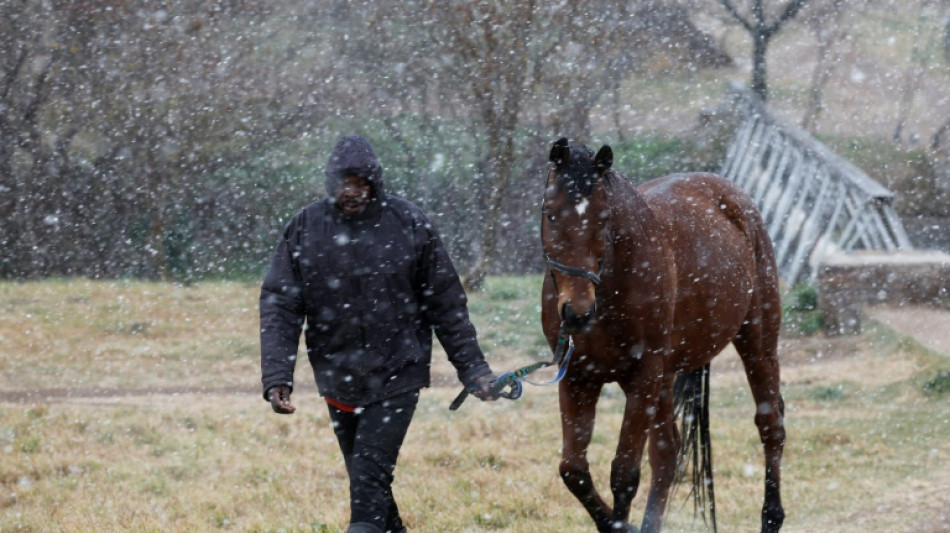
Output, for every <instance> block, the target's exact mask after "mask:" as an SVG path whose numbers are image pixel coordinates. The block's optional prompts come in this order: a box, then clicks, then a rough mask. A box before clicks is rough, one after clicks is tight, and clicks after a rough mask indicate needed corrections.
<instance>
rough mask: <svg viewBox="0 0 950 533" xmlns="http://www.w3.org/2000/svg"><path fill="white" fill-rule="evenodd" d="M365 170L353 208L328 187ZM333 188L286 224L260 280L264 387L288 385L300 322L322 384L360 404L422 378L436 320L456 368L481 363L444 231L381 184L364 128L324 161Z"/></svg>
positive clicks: (326, 391) (481, 368) (467, 375)
mask: <svg viewBox="0 0 950 533" xmlns="http://www.w3.org/2000/svg"><path fill="white" fill-rule="evenodd" d="M351 175H357V176H361V177H365V178H367V179H368V180H369V181H370V183H371V187H372V201H370V202H369V204H368V205H367V206H366V209H365V210H364V211H363V212H362V213H360V214H359V215H354V216H348V215H346V214H344V213H343V211H341V210H340V209H339V208H338V207H337V206H336V204H335V200H334V198H333V193H334V191H335V190H336V188H337V185H338V184H340V183H341V182H342V181H343V178H344V177H345V176H351ZM326 190H327V193H328V194H329V195H330V198H327V199H325V200H322V201H318V202H315V203H312V204H310V205H308V206H307V207H305V208H304V209H303V210H301V211H300V212H299V213H298V214H297V215H296V216H294V218H293V219H292V220H291V221H290V223H289V224H287V227H286V228H285V229H284V233H283V235H282V236H281V239H280V242H279V244H278V245H277V250H276V251H275V253H274V257H273V260H272V262H271V265H270V269H269V270H268V272H267V276H266V278H265V279H264V283H263V285H262V287H261V298H260V313H261V375H262V378H261V381H262V385H263V389H264V397H265V399H266V398H267V391H268V390H269V389H270V388H271V387H274V386H276V385H288V386H291V387H292V386H293V373H294V366H295V363H296V356H297V346H298V343H299V339H300V333H301V331H302V330H303V329H304V324H305V323H306V342H307V353H308V356H309V359H310V364H311V366H312V368H313V373H314V377H315V379H316V382H317V388H318V389H319V391H320V394H322V395H324V396H326V397H328V398H331V399H333V400H336V401H339V402H343V403H346V404H350V405H367V404H370V403H374V402H377V401H379V400H383V399H386V398H389V397H392V396H395V395H397V394H400V393H403V392H406V391H408V390H412V389H418V388H421V387H426V386H428V385H429V365H430V361H431V350H432V331H433V330H434V331H435V332H436V335H437V336H438V338H439V342H440V343H441V344H442V346H443V348H445V351H446V353H447V354H448V357H449V361H451V363H452V364H453V365H454V366H455V369H456V371H457V372H458V377H459V379H460V380H461V381H462V382H463V383H465V384H466V385H467V384H470V383H471V382H472V381H474V380H475V378H477V377H479V376H481V375H483V374H486V373H488V372H489V371H490V370H489V367H488V364H487V363H486V362H485V358H484V355H483V354H482V352H481V349H480V348H479V346H478V343H477V341H476V335H475V328H474V327H473V326H472V323H471V321H470V320H469V315H468V308H467V299H466V296H465V292H464V290H463V289H462V286H461V283H460V282H459V277H458V274H457V273H456V270H455V267H454V266H453V264H452V262H451V260H450V259H449V256H448V254H447V253H446V250H445V248H444V247H443V245H442V242H441V240H440V239H439V236H438V234H437V232H436V230H435V228H434V227H433V226H432V224H431V223H430V222H429V220H428V219H427V218H426V216H425V215H424V214H423V213H422V211H420V210H419V208H417V207H416V206H415V205H413V204H412V203H410V202H408V201H406V200H403V199H401V198H397V197H395V196H392V195H387V194H386V192H385V188H384V186H383V174H382V168H381V167H380V164H379V160H378V159H377V158H376V155H375V154H374V153H373V149H372V147H370V145H369V143H368V142H367V141H366V139H364V138H362V137H358V136H351V137H343V138H341V139H340V140H339V142H338V143H337V145H336V147H335V148H334V150H333V153H332V155H331V156H330V159H329V161H328V163H327V168H326Z"/></svg>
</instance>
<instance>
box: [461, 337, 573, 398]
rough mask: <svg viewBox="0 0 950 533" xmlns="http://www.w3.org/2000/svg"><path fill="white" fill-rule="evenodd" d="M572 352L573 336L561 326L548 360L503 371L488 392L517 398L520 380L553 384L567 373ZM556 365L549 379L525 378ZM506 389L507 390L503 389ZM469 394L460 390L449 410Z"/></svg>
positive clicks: (518, 396) (533, 383) (532, 383)
mask: <svg viewBox="0 0 950 533" xmlns="http://www.w3.org/2000/svg"><path fill="white" fill-rule="evenodd" d="M573 353H574V338H573V337H571V336H570V335H568V334H567V333H565V331H564V326H563V325H562V326H561V332H560V333H559V334H558V338H557V344H556V345H555V347H554V356H553V357H552V358H551V360H550V361H539V362H537V363H532V364H530V365H525V366H523V367H521V368H518V369H516V370H512V371H510V372H505V373H504V374H502V375H500V376H498V377H497V378H496V379H495V380H494V381H492V382H491V384H490V385H489V386H488V390H489V392H490V393H491V394H492V395H493V396H498V397H501V398H507V399H509V400H517V399H518V398H520V397H521V393H522V391H523V387H522V385H521V382H522V381H524V382H526V383H530V384H531V385H534V386H536V387H544V386H547V385H553V384H555V383H557V382H558V381H561V379H562V378H563V377H564V375H565V374H566V373H567V365H568V363H569V362H570V360H571V354H573ZM554 365H557V367H558V371H557V376H555V378H554V379H552V380H551V381H545V382H540V383H538V382H534V381H531V380H530V379H527V377H526V376H528V375H530V374H532V373H534V372H536V371H538V370H540V369H542V368H546V367H549V366H554ZM505 389H508V390H505ZM469 394H470V391H469V389H467V388H463V389H462V392H460V393H459V395H458V396H456V397H455V400H453V401H452V403H451V404H450V405H449V410H451V411H455V410H456V409H458V408H459V407H461V405H462V402H464V401H465V398H467V397H468V395H469Z"/></svg>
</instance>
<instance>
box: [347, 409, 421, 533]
mask: <svg viewBox="0 0 950 533" xmlns="http://www.w3.org/2000/svg"><path fill="white" fill-rule="evenodd" d="M418 401H419V391H418V390H414V391H411V392H407V393H405V394H401V395H399V396H396V397H394V398H390V399H388V400H383V401H381V402H378V403H375V404H372V405H367V406H366V407H364V408H363V409H362V410H359V411H358V412H354V413H348V412H346V411H341V410H340V409H337V408H336V407H333V406H332V405H330V406H329V408H330V420H331V421H332V422H333V432H334V433H335V434H336V438H337V441H338V442H339V443H340V451H341V452H343V460H344V461H345V462H346V472H347V474H348V475H349V478H350V523H351V524H355V523H358V522H367V523H370V524H374V525H375V526H376V527H379V528H380V529H382V530H383V531H394V532H397V531H402V530H403V524H402V519H401V518H400V517H399V509H398V508H397V507H396V501H395V500H394V499H393V493H392V483H393V470H395V468H396V458H397V457H398V455H399V448H400V447H401V446H402V441H403V439H404V438H405V437H406V431H407V430H408V429H409V422H411V421H412V415H413V413H415V411H416V404H417V403H418Z"/></svg>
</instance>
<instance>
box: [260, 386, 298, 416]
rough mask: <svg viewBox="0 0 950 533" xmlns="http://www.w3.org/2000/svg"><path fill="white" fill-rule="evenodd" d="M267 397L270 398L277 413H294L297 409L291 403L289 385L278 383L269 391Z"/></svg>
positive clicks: (271, 404) (271, 405) (272, 407)
mask: <svg viewBox="0 0 950 533" xmlns="http://www.w3.org/2000/svg"><path fill="white" fill-rule="evenodd" d="M267 399H268V400H270V407H271V409H273V410H274V412H275V413H278V414H282V415H290V414H293V412H294V411H296V410H297V408H296V407H294V406H293V405H291V404H290V387H288V386H287V385H277V386H276V387H271V388H270V390H268V391H267Z"/></svg>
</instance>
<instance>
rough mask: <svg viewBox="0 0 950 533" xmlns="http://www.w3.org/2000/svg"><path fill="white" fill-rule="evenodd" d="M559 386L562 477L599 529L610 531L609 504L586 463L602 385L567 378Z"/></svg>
mask: <svg viewBox="0 0 950 533" xmlns="http://www.w3.org/2000/svg"><path fill="white" fill-rule="evenodd" d="M559 386H560V397H559V398H560V407H561V436H562V440H563V442H562V449H563V451H562V452H561V466H560V471H561V479H562V480H563V481H564V484H565V485H567V488H568V490H570V491H571V494H573V495H574V497H575V498H577V499H578V500H579V501H580V502H581V504H582V505H583V506H584V509H587V512H588V513H590V516H591V518H593V519H594V524H595V525H596V526H597V530H598V531H600V532H607V531H611V529H610V527H611V524H612V521H611V519H610V507H608V506H607V504H606V503H605V502H604V500H603V498H601V497H600V494H598V493H597V489H596V488H594V483H593V480H592V478H591V475H590V464H589V463H588V462H587V447H588V445H590V439H591V436H592V435H593V432H594V416H595V415H596V407H597V399H598V398H599V397H600V390H601V388H603V384H594V383H579V382H577V381H574V380H571V379H570V378H566V379H564V380H562V381H561V383H560V385H559Z"/></svg>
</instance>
